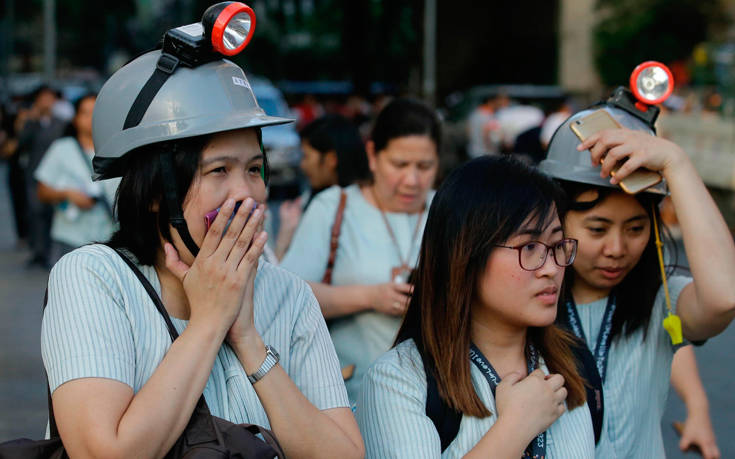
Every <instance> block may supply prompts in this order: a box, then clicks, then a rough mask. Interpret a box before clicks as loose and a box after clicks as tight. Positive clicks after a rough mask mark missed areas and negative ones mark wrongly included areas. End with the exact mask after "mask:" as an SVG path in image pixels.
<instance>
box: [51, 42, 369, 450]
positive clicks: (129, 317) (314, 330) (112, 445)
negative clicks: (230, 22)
mask: <svg viewBox="0 0 735 459" xmlns="http://www.w3.org/2000/svg"><path fill="white" fill-rule="evenodd" d="M159 59H161V51H152V52H150V53H147V54H145V55H143V56H141V57H139V58H137V59H135V60H134V61H132V62H131V63H129V64H127V65H126V66H125V67H123V68H122V69H120V70H119V71H118V72H117V73H115V74H114V75H113V76H112V77H111V78H110V79H109V80H108V81H107V83H106V84H105V86H104V87H103V88H102V91H101V92H100V94H99V97H98V99H97V106H96V107H95V112H94V121H93V136H94V142H95V158H94V166H95V171H96V173H97V178H102V179H104V178H111V177H116V176H121V177H122V180H121V184H120V187H119V190H118V193H117V199H116V208H117V215H118V217H119V222H120V229H119V231H117V232H116V233H115V234H114V235H113V236H112V239H111V240H110V241H109V243H108V245H100V244H95V245H89V246H85V247H82V248H79V249H77V250H75V251H73V252H71V253H70V254H68V255H66V256H65V257H63V258H62V259H61V261H60V262H59V263H57V265H56V266H55V267H54V269H53V271H52V273H51V277H50V280H49V287H48V306H47V308H46V310H45V313H44V318H43V329H42V351H43V359H44V365H45V367H46V372H47V374H48V378H49V387H50V390H51V392H52V399H53V409H54V412H55V417H56V423H57V425H58V430H59V433H60V435H61V439H62V440H63V443H64V446H65V448H66V450H67V452H68V454H69V456H71V457H163V456H165V455H166V454H167V452H168V451H169V450H170V449H171V447H172V445H174V443H175V442H177V440H178V439H179V437H180V436H181V435H182V432H183V431H184V429H185V428H187V424H188V423H189V420H190V418H191V416H192V412H193V410H194V408H195V406H196V404H197V401H198V400H199V398H200V397H201V396H202V395H203V396H204V398H205V400H206V404H207V406H208V407H209V411H210V412H211V413H212V415H214V416H218V417H221V418H224V419H226V420H228V421H231V422H234V423H253V424H259V425H261V426H265V427H267V428H270V429H272V430H273V432H274V433H275V435H276V437H277V438H278V440H279V441H280V444H281V446H282V448H283V450H284V451H285V453H286V454H287V455H288V456H292V457H326V456H329V457H335V458H337V457H338V458H342V457H361V456H362V455H363V445H362V440H361V438H360V433H359V430H358V428H357V424H356V422H355V420H354V417H353V416H352V413H351V412H350V409H349V407H348V403H347V394H346V391H345V388H344V384H343V382H342V379H341V375H340V372H339V366H338V362H337V358H336V355H335V352H334V348H333V346H332V344H331V341H330V339H329V334H328V331H327V328H326V325H325V324H324V320H323V319H322V316H321V313H320V311H319V305H318V304H317V302H316V299H315V298H314V296H313V295H312V293H311V291H310V289H309V288H308V286H307V285H306V283H304V282H303V281H301V280H299V279H297V278H296V277H295V276H293V275H291V274H290V273H287V272H286V271H283V270H281V269H278V268H275V267H273V266H271V265H269V264H267V263H265V262H260V261H259V258H260V255H261V253H262V250H263V246H264V244H265V242H266V239H267V235H266V234H265V233H264V232H262V231H261V230H260V226H261V223H262V220H263V211H264V205H263V202H264V201H265V198H266V183H265V179H266V178H267V176H268V174H267V168H268V166H267V161H266V159H267V158H266V156H265V152H264V151H262V149H261V143H260V142H259V140H260V129H261V128H262V127H265V126H269V125H274V124H279V123H283V122H288V121H289V120H285V119H281V118H274V117H269V116H266V115H265V113H264V112H263V110H262V109H260V107H259V106H258V105H257V102H256V100H255V97H254V95H253V94H252V90H251V89H250V86H249V85H248V84H247V79H246V77H245V75H244V73H243V71H242V69H240V68H239V67H238V66H236V65H235V64H233V63H232V62H230V61H227V60H224V59H217V60H214V61H211V62H208V63H206V64H202V65H199V66H193V67H191V68H189V67H181V66H180V67H179V68H178V69H176V70H175V71H173V73H171V74H170V76H168V79H167V80H166V81H165V84H163V85H162V86H160V89H158V92H157V93H156V94H155V97H154V98H148V104H149V105H148V106H145V105H144V106H142V107H141V105H140V104H141V103H143V104H145V102H141V101H143V100H145V98H141V97H138V95H139V91H141V89H140V88H142V87H143V86H144V84H145V83H146V79H147V78H149V76H150V75H151V74H153V73H154V70H155V69H156V68H160V67H159V66H158V64H157V63H158V62H160V61H159ZM145 86H146V87H150V85H145ZM205 90H206V97H202V96H201V95H202V94H203V93H204V92H205ZM171 107H176V110H174V111H172V110H171V109H170V108H171ZM136 112H137V113H141V114H142V115H143V114H144V116H141V117H140V118H139V119H138V121H137V123H136V122H133V123H132V124H130V123H129V120H130V118H131V115H130V114H131V113H133V114H134V113H136ZM133 118H134V117H133ZM238 203H241V205H240V206H239V209H238V210H237V211H235V209H236V206H237V204H238ZM215 209H218V210H219V212H217V216H216V217H215V218H214V220H213V221H212V223H211V226H210V227H209V228H207V227H206V223H205V222H206V220H205V216H206V215H208V214H210V213H211V212H212V211H213V210H215ZM113 249H115V250H118V251H119V252H120V253H121V254H122V255H124V256H125V257H127V258H129V259H130V261H131V262H132V263H133V264H134V265H135V268H136V269H137V270H139V271H140V272H141V273H142V274H141V276H143V277H144V278H145V281H147V282H148V283H150V285H151V286H152V290H155V295H157V296H158V297H159V300H160V302H161V303H162V305H163V308H162V309H165V311H162V312H161V313H160V314H159V311H157V310H156V307H155V306H154V300H153V299H152V298H153V297H154V296H155V295H154V294H152V293H150V292H147V291H146V288H144V284H145V283H144V282H142V280H139V278H138V277H136V275H135V273H134V270H132V269H131V267H130V266H128V264H127V263H126V262H125V261H124V259H123V258H122V256H121V254H120V253H116V252H115V251H114V250H113ZM161 314H166V315H168V316H169V318H170V321H171V322H172V323H173V326H174V327H175V329H176V331H177V332H178V335H179V336H178V337H177V338H176V339H175V340H174V341H173V342H172V340H171V337H170V336H169V332H168V331H167V327H166V322H165V321H164V317H165V316H164V317H162V316H161ZM172 335H173V333H172ZM324 444H329V449H328V450H325V449H324V447H323V445H324Z"/></svg>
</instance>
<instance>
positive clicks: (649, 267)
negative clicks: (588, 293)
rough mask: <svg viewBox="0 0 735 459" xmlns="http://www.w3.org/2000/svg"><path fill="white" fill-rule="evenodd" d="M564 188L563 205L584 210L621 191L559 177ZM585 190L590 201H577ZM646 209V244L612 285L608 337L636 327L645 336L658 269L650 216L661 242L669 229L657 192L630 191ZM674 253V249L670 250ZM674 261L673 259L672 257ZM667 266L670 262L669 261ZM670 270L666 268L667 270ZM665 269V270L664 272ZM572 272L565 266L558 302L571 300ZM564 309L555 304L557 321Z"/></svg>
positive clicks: (563, 317)
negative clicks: (592, 194)
mask: <svg viewBox="0 0 735 459" xmlns="http://www.w3.org/2000/svg"><path fill="white" fill-rule="evenodd" d="M559 183H560V184H561V186H562V188H563V189H564V191H565V193H566V195H567V197H568V199H569V202H568V204H567V206H566V209H567V211H570V210H574V211H581V212H584V211H587V210H590V209H592V208H594V207H595V206H597V205H598V204H600V203H602V202H603V201H604V200H605V199H607V197H608V196H610V194H612V193H615V192H621V191H618V190H615V189H614V188H608V187H600V186H596V185H591V184H585V183H577V182H568V181H559ZM588 190H595V191H596V192H597V197H596V198H595V199H594V200H592V201H584V202H578V201H576V199H577V198H578V197H579V195H581V194H582V193H584V192H585V191H588ZM633 196H634V197H635V199H636V200H637V201H638V202H639V203H640V205H641V206H642V207H643V209H644V210H645V211H646V215H648V218H649V220H650V223H651V224H650V234H649V238H648V244H646V247H645V248H644V249H643V253H642V254H641V258H640V259H639V260H638V263H636V265H635V266H634V267H633V269H631V270H630V272H629V273H628V274H627V275H626V276H625V278H624V279H623V281H622V282H621V283H620V284H619V285H617V286H616V287H615V288H614V292H613V293H614V295H615V301H616V309H615V313H614V314H613V322H612V329H611V332H610V339H611V340H612V339H615V338H616V337H619V336H630V335H632V334H633V333H635V332H636V331H637V330H639V329H643V338H644V339H645V338H646V331H647V330H648V325H649V323H650V321H651V314H652V312H653V305H654V302H655V300H656V295H657V294H658V290H659V288H660V287H661V270H660V266H659V260H658V253H657V250H656V237H655V233H654V231H655V229H654V226H653V216H654V213H655V216H656V221H657V222H658V226H659V228H658V229H659V234H660V236H661V238H662V242H664V245H667V244H670V243H671V238H670V236H669V231H668V229H667V228H666V226H665V225H664V224H663V223H662V222H661V214H660V212H659V209H658V204H659V202H660V200H661V196H658V195H654V194H651V193H638V194H636V195H633ZM674 256H675V251H674ZM673 264H674V265H675V264H676V261H675V260H674V261H673ZM670 266H671V265H670ZM672 271H673V270H672V269H671V268H669V270H668V273H671V272H672ZM668 273H667V274H668ZM574 278H575V272H574V269H567V271H566V273H565V275H564V289H563V292H562V297H561V299H560V303H559V304H565V303H566V302H567V301H571V300H573V297H572V286H573V285H574ZM566 321H567V310H566V308H559V312H558V314H557V323H566Z"/></svg>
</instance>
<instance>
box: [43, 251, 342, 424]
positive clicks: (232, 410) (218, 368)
mask: <svg viewBox="0 0 735 459" xmlns="http://www.w3.org/2000/svg"><path fill="white" fill-rule="evenodd" d="M139 268H140V270H141V271H142V272H143V274H144V275H145V276H146V278H147V279H148V280H149V281H150V283H151V284H152V285H153V287H154V288H155V289H156V291H157V292H158V294H159V295H160V291H161V290H160V288H161V287H160V283H159V281H158V276H157V274H156V271H155V269H154V268H153V267H152V266H139ZM254 304H255V310H254V311H255V312H254V316H255V328H256V329H257V330H258V332H259V333H260V334H261V336H262V338H263V341H264V342H265V343H266V344H270V345H272V346H273V347H274V348H275V349H276V350H277V351H278V352H279V353H280V356H281V360H280V365H281V366H282V367H283V369H284V370H285V371H286V373H288V375H289V376H290V377H291V379H292V380H293V381H294V383H295V384H296V385H297V386H298V388H299V389H300V390H301V392H302V393H303V394H304V395H305V396H306V398H307V399H309V401H311V403H312V404H314V406H316V407H317V408H318V409H320V410H324V409H329V408H336V407H347V406H349V405H348V401H347V393H346V391H345V386H344V383H343V382H342V377H341V373H340V369H339V363H338V361H337V357H336V354H335V352H334V347H333V346H332V343H331V341H330V339H329V333H328V331H327V328H326V325H325V323H324V319H323V318H322V315H321V311H320V309H319V305H318V303H317V301H316V298H314V295H313V294H312V292H311V290H310V289H309V287H308V285H307V284H306V283H305V282H303V281H301V280H299V279H298V278H297V277H296V276H294V275H293V274H291V273H288V272H287V271H284V270H282V269H280V268H277V267H274V266H272V265H270V264H268V263H266V262H261V264H260V266H259V268H258V273H257V276H256V278H255V295H254ZM171 319H172V321H173V323H174V325H175V327H176V329H177V330H178V331H179V333H181V332H182V331H183V330H184V329H185V328H186V325H187V321H185V320H181V319H177V318H174V317H172V318H171ZM170 345H171V338H170V336H169V334H168V331H167V329H166V325H165V322H164V320H163V318H162V317H161V316H160V314H159V312H158V311H157V310H156V307H155V306H154V304H153V302H152V301H151V299H150V297H149V296H148V294H147V293H146V291H145V289H144V288H143V286H142V285H141V283H140V282H139V281H138V279H137V278H136V277H135V274H133V272H132V271H131V270H130V268H129V267H128V266H127V265H126V264H125V262H124V261H123V260H122V259H121V258H120V257H119V256H118V255H117V254H116V253H114V251H113V250H112V249H110V248H109V247H107V246H104V245H89V246H85V247H82V248H79V249H77V250H75V251H73V252H71V253H70V254H68V255H66V256H64V257H63V258H62V259H61V260H60V261H59V262H58V263H57V264H56V265H55V266H54V269H53V270H52V271H51V276H50V279H49V288H48V306H47V307H46V311H45V313H44V317H43V325H42V335H41V348H42V355H43V361H44V365H45V367H46V372H47V373H48V378H49V386H50V389H51V391H52V392H53V391H54V390H55V389H56V388H57V387H59V386H60V385H61V384H63V383H65V382H67V381H71V380H73V379H77V378H86V377H97V378H109V379H114V380H117V381H120V382H122V383H124V384H127V385H128V386H130V387H131V388H132V389H133V391H134V392H135V393H137V392H138V391H139V390H140V389H141V388H142V387H143V385H144V384H145V383H146V381H148V379H149V378H150V377H151V375H152V374H153V372H154V371H155V369H156V367H157V366H158V364H159V363H160V361H161V360H162V359H163V357H164V355H165V354H166V352H167V350H168V348H169V346H170ZM204 397H205V399H206V401H207V405H208V406H209V410H210V411H211V413H212V414H213V415H214V416H218V417H222V418H224V419H227V420H229V421H232V422H235V423H244V422H248V423H254V424H259V425H262V426H265V427H269V426H270V424H269V422H268V417H267V416H266V414H265V410H264V409H263V406H262V405H261V403H260V400H259V399H258V396H257V394H256V393H255V390H254V389H253V387H252V385H251V384H250V382H249V381H248V379H247V376H246V374H245V372H244V370H243V368H242V366H241V364H240V362H239V361H238V359H237V356H236V355H235V353H234V351H233V350H232V349H231V348H230V347H229V346H228V345H227V344H223V345H222V347H221V348H220V350H219V352H218V354H217V357H216V359H215V362H214V367H213V368H212V373H211V374H210V376H209V380H208V381H207V385H206V388H205V389H204Z"/></svg>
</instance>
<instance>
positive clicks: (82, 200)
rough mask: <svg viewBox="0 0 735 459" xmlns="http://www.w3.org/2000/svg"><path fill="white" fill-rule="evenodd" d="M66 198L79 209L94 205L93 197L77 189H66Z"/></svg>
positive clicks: (89, 207)
mask: <svg viewBox="0 0 735 459" xmlns="http://www.w3.org/2000/svg"><path fill="white" fill-rule="evenodd" d="M66 199H67V200H68V201H69V202H71V203H72V204H74V205H75V206H77V207H79V208H80V209H84V210H87V209H91V208H92V207H94V199H92V198H90V197H89V196H87V195H86V194H84V193H82V192H81V191H79V190H66Z"/></svg>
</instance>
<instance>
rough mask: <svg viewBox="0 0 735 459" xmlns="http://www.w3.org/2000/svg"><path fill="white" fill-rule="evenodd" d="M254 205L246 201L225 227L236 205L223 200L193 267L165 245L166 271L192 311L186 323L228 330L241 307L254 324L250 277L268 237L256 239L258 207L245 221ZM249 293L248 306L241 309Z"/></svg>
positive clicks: (260, 235)
mask: <svg viewBox="0 0 735 459" xmlns="http://www.w3.org/2000/svg"><path fill="white" fill-rule="evenodd" d="M254 204H255V202H254V201H253V200H252V199H251V198H248V199H247V200H245V202H244V203H243V205H242V206H240V209H239V210H238V212H237V213H236V214H235V215H234V217H233V218H232V222H231V223H230V225H229V227H227V223H228V221H229V219H230V217H231V216H232V215H233V209H234V207H235V201H234V200H233V199H228V200H227V201H225V203H224V205H223V206H222V209H221V211H220V213H219V214H218V215H217V217H216V218H215V220H214V223H213V224H212V226H211V227H210V228H209V230H208V231H207V233H206V235H205V236H204V241H203V242H202V244H201V248H200V250H199V254H198V255H197V257H196V258H195V259H194V262H193V263H192V265H191V266H189V265H187V264H186V263H184V262H183V261H181V259H180V258H179V254H178V252H177V251H176V249H175V248H174V246H173V245H172V244H170V243H166V244H165V246H164V251H165V255H166V267H167V268H168V269H169V270H170V271H171V272H172V273H173V274H174V275H175V276H176V277H177V278H178V279H179V280H180V281H181V283H182V284H183V287H184V291H185V293H186V296H187V299H188V301H189V307H190V309H191V315H190V323H192V324H193V323H200V322H201V323H207V324H210V325H212V326H215V327H217V329H218V330H221V331H227V330H230V329H231V327H232V326H233V324H234V323H235V321H236V319H238V318H239V316H240V314H241V311H242V309H243V308H245V309H246V311H245V313H246V316H247V315H249V319H248V320H246V322H248V323H249V324H251V323H252V290H253V287H252V285H253V279H254V278H255V271H256V269H257V263H258V257H259V256H260V254H261V253H262V251H263V246H264V245H265V241H266V239H267V236H266V234H265V233H264V232H260V233H258V234H257V235H256V229H257V228H258V226H259V225H260V223H261V221H262V218H263V209H262V207H260V206H259V207H258V208H257V209H256V210H255V211H253V213H252V215H251V216H250V218H248V214H249V213H250V211H251V210H252V208H253V205H254ZM246 222H247V223H246ZM226 228H227V230H226V232H225V229H226ZM248 295H249V305H248V306H244V304H245V300H246V296H248ZM229 335H230V333H229V332H228V336H229Z"/></svg>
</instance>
